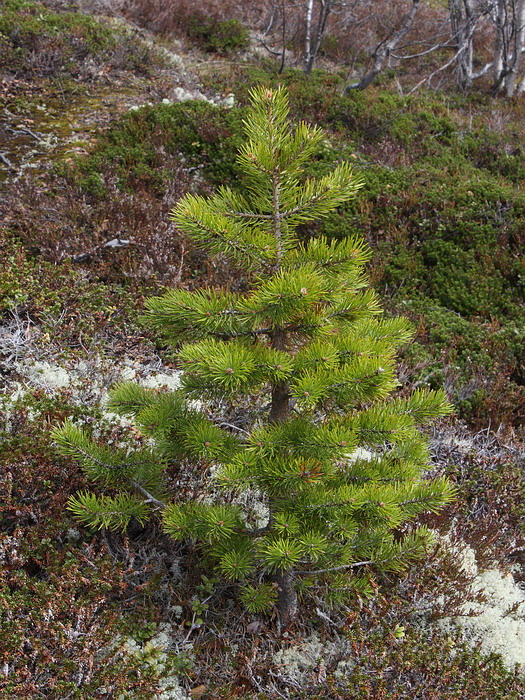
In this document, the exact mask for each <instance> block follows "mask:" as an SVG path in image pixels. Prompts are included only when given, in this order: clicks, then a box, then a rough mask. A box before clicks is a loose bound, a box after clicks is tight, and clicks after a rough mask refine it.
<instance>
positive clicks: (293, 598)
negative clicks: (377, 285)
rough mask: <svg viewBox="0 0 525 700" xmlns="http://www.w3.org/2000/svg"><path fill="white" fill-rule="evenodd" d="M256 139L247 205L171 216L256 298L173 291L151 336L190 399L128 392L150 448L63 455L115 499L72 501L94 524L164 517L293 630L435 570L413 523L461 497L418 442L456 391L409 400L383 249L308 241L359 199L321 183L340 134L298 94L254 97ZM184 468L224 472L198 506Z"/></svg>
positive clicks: (159, 307) (70, 447)
mask: <svg viewBox="0 0 525 700" xmlns="http://www.w3.org/2000/svg"><path fill="white" fill-rule="evenodd" d="M244 128H245V133H246V143H245V145H244V146H243V147H242V148H241V149H240V152H239V154H238V162H239V165H240V166H241V168H242V171H243V172H244V180H243V187H244V189H243V191H242V193H239V192H238V191H237V190H233V189H231V188H229V187H221V188H219V190H218V191H217V193H216V194H215V195H214V196H213V197H211V198H204V197H201V196H197V195H192V194H190V195H187V196H185V197H184V198H183V199H182V200H181V201H180V202H179V203H178V205H177V206H176V207H175V209H174V211H173V212H172V218H173V220H174V221H175V222H176V224H177V226H178V227H179V229H181V230H182V231H183V232H184V233H185V234H186V235H187V236H188V237H189V238H191V239H192V241H193V242H194V243H195V244H196V245H197V246H199V247H201V248H203V249H205V250H206V251H208V252H209V253H211V254H214V255H215V254H217V255H223V256H226V257H228V258H229V259H230V261H231V262H232V263H234V264H236V265H238V266H239V267H240V268H242V269H243V270H244V274H245V276H246V278H247V279H248V280H249V281H250V284H249V289H248V291H246V292H244V293H241V292H238V293H234V292H231V291H225V290H222V289H215V288H207V289H201V290H199V291H195V292H190V291H187V290H185V289H173V290H170V291H168V292H167V293H166V294H164V295H163V296H160V297H156V298H153V299H150V300H149V301H148V302H147V313H146V317H147V320H148V321H149V323H150V325H151V326H152V327H153V328H155V329H157V330H158V331H159V332H161V333H162V334H163V336H164V338H165V339H166V340H167V341H169V342H170V343H172V344H175V345H176V347H177V348H178V350H177V358H178V363H179V367H180V370H181V377H182V384H181V388H180V389H179V390H177V391H171V392H162V391H154V390H150V389H145V388H143V387H141V386H139V385H138V384H133V383H123V384H120V385H118V386H117V387H116V388H115V389H114V390H113V392H112V394H111V402H110V406H111V409H112V410H113V411H116V412H118V413H120V414H122V415H126V416H131V417H132V418H133V420H134V422H135V424H136V426H137V427H138V428H139V430H140V431H142V433H143V434H144V435H146V436H148V437H149V438H151V440H150V443H151V444H152V445H153V446H152V447H151V448H148V449H144V450H142V451H139V452H132V453H131V454H127V453H126V452H125V451H120V452H119V451H114V450H109V449H107V448H106V447H103V446H100V445H97V444H95V443H94V442H93V441H91V440H90V438H89V437H88V436H87V435H86V434H85V433H84V432H83V431H82V430H80V429H79V428H77V427H75V426H74V425H73V424H71V423H66V424H64V425H63V426H62V427H61V428H59V429H58V430H56V431H55V439H56V441H57V443H58V445H59V446H60V449H61V450H62V452H64V453H65V454H68V455H72V456H74V457H76V458H77V459H78V460H80V462H81V463H82V465H83V467H84V469H85V471H86V475H87V476H88V477H89V478H90V479H92V480H93V481H94V482H96V483H98V484H101V485H103V486H104V487H106V488H107V489H108V490H109V491H110V493H109V494H108V495H103V496H96V495H94V494H92V493H90V492H83V493H80V494H78V495H77V496H75V497H74V498H72V499H71V501H70V508H71V510H72V511H73V512H74V513H75V514H76V516H77V517H78V518H79V519H80V520H81V522H83V523H85V524H86V525H88V526H90V527H92V528H99V527H105V528H116V529H124V528H125V527H126V526H127V525H128V523H129V522H130V521H131V520H132V519H136V520H138V521H140V522H143V521H145V520H146V519H147V518H150V517H152V516H156V517H159V518H160V519H161V521H162V526H163V528H164V530H165V532H166V533H168V534H169V535H171V536H172V537H173V538H175V539H176V540H185V541H188V542H190V543H192V545H193V546H194V547H198V548H200V551H201V552H202V556H203V557H204V558H205V559H204V560H205V561H206V562H207V564H208V565H209V566H211V567H213V569H214V570H215V572H216V573H217V574H218V575H220V576H222V577H224V578H225V579H228V580H229V581H231V582H235V583H236V584H238V589H239V596H240V599H241V601H242V602H243V604H244V606H245V607H246V609H247V610H248V611H249V612H252V613H261V612H266V611H269V610H271V609H272V608H273V607H274V606H276V607H277V609H278V611H279V615H280V619H281V622H282V623H283V624H285V625H287V624H289V623H290V622H292V621H293V620H294V618H295V617H296V615H297V611H298V592H299V593H301V595H303V596H305V597H307V596H308V595H309V594H310V593H311V594H313V595H315V596H316V597H319V595H321V594H323V595H324V597H325V598H326V600H327V601H328V602H329V603H331V604H338V603H340V602H343V601H345V600H346V599H347V598H348V597H351V596H352V595H355V594H356V593H357V594H358V595H359V594H360V595H366V594H367V592H369V591H370V580H371V577H372V576H373V573H374V571H377V570H382V571H401V570H403V569H405V568H406V567H408V566H409V565H410V564H411V563H412V562H414V561H416V560H417V559H418V558H420V557H422V556H424V554H425V550H426V547H427V545H428V543H429V541H430V533H429V532H428V530H426V529H425V528H424V527H412V528H409V527H408V522H409V521H410V520H414V519H415V518H416V517H417V516H418V514H420V513H422V512H428V511H431V512H435V511H438V510H439V509H441V508H442V507H443V506H444V505H445V504H446V503H448V502H449V501H450V499H451V498H452V497H453V489H452V487H451V485H450V483H449V482H448V481H447V480H446V479H442V478H438V479H433V480H431V479H428V478H427V471H428V464H429V452H428V447H427V443H426V440H425V438H424V437H423V435H422V434H421V432H420V430H419V426H421V425H422V424H424V423H428V422H429V421H432V420H434V419H435V418H437V417H439V416H443V415H445V414H447V413H448V412H449V411H450V406H449V404H448V402H447V400H446V397H445V394H444V392H442V391H421V390H419V391H415V392H413V393H412V394H411V396H409V397H408V398H395V397H392V393H393V392H394V390H395V389H396V387H397V386H398V381H397V379H396V374H395V364H396V348H397V347H399V346H400V345H401V344H403V343H406V342H407V341H408V340H409V339H410V337H411V330H410V326H409V324H408V322H407V321H406V320H405V319H402V318H383V317H382V312H381V306H380V303H379V300H378V297H377V295H376V293H375V292H374V291H373V290H372V289H371V288H370V287H369V285H368V281H367V278H366V275H365V273H364V266H365V264H366V262H367V261H368V259H369V257H370V250H369V248H368V247H367V245H366V244H365V243H364V242H363V241H362V240H361V239H360V238H359V237H357V236H350V237H347V238H345V239H343V240H341V241H333V240H327V239H326V238H323V237H318V238H312V239H310V240H307V241H304V240H300V239H299V237H298V235H297V228H298V226H299V225H301V224H305V223H308V222H310V221H314V220H317V219H319V218H321V217H323V216H326V215H327V214H328V213H330V212H331V211H332V210H334V209H335V208H336V207H338V206H339V205H341V204H343V203H344V202H346V201H348V200H350V199H352V198H353V197H355V195H356V193H357V191H358V190H359V188H360V187H361V186H362V181H361V179H360V178H359V176H358V175H356V174H355V173H354V172H353V170H352V168H351V166H350V165H348V164H347V163H341V164H340V165H338V166H337V167H336V168H335V169H334V170H333V171H332V172H331V173H330V174H329V175H327V176H325V177H322V178H318V179H309V178H305V177H304V174H303V169H304V166H305V164H306V163H307V161H308V160H309V159H311V158H312V157H314V155H315V153H316V151H317V149H318V148H319V146H320V144H321V142H322V141H323V139H324V138H325V137H324V135H323V132H322V131H321V130H320V129H318V128H313V127H311V126H308V125H307V124H304V123H301V124H299V125H298V126H297V127H296V128H295V129H292V128H291V126H290V123H289V118H288V101H287V95H286V92H285V91H284V90H283V89H281V88H280V89H277V90H270V89H267V88H257V89H255V90H253V91H252V94H251V111H250V113H249V116H248V117H247V119H246V121H245V125H244ZM195 399H198V400H199V401H200V402H201V404H202V405H203V406H204V410H203V409H201V410H199V409H197V408H195V407H194V406H195V403H194V401H193V402H192V400H195ZM225 406H226V407H227V410H228V411H229V414H228V415H229V416H230V419H229V420H225V419H224V407H225ZM219 409H220V411H221V412H219ZM176 461H183V463H184V464H185V465H186V468H187V469H190V467H191V465H192V464H193V465H196V467H195V468H198V469H199V470H201V471H202V469H203V464H204V465H206V468H207V469H208V470H209V477H210V480H211V481H210V482H209V483H210V485H209V486H207V487H203V492H202V493H201V494H199V495H198V496H197V497H196V498H194V499H193V500H190V501H188V500H181V499H180V498H178V496H177V493H171V494H170V493H168V488H167V486H166V481H165V479H164V474H165V470H166V468H167V467H168V466H169V465H170V464H173V463H174V462H176ZM250 504H251V505H250ZM253 504H256V507H257V509H258V510H259V511H260V512H261V511H262V513H263V517H262V518H261V517H260V518H259V522H257V521H256V518H255V512H254V509H255V506H254V505H253ZM260 512H259V515H260ZM402 526H403V527H402Z"/></svg>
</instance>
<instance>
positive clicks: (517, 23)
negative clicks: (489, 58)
mask: <svg viewBox="0 0 525 700" xmlns="http://www.w3.org/2000/svg"><path fill="white" fill-rule="evenodd" d="M513 25H514V27H513V37H512V39H513V41H512V57H511V61H510V66H509V70H508V73H507V75H506V76H505V94H506V96H507V97H509V98H510V97H513V95H514V92H515V90H516V88H517V87H518V85H517V81H518V76H519V74H520V69H521V65H522V56H523V45H524V41H525V0H515V1H514V2H513ZM522 83H523V79H522V80H521V82H520V84H519V85H520V88H521V85H522Z"/></svg>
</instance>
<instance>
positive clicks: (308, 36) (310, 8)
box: [304, 0, 314, 74]
mask: <svg viewBox="0 0 525 700" xmlns="http://www.w3.org/2000/svg"><path fill="white" fill-rule="evenodd" d="M313 13H314V0H307V3H306V27H305V32H304V72H305V73H307V74H308V73H311V71H312V66H313V63H314V60H313V55H312V17H313Z"/></svg>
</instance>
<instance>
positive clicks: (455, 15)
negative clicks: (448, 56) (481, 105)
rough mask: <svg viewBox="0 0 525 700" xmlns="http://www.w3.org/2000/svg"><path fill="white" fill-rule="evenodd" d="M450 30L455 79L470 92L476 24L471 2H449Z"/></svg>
mask: <svg viewBox="0 0 525 700" xmlns="http://www.w3.org/2000/svg"><path fill="white" fill-rule="evenodd" d="M449 12H450V28H451V30H452V38H453V41H454V43H455V45H456V52H457V53H456V55H457V59H456V77H457V82H458V85H459V87H460V88H461V89H462V90H470V88H471V87H472V81H473V74H474V69H473V61H474V47H473V36H474V29H475V25H476V23H477V18H476V16H475V13H474V8H473V5H472V0H449Z"/></svg>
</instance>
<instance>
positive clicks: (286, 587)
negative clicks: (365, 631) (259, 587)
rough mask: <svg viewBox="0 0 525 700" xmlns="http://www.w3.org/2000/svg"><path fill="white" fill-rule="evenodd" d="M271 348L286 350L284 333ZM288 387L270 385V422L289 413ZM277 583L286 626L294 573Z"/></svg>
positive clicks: (293, 604)
mask: <svg viewBox="0 0 525 700" xmlns="http://www.w3.org/2000/svg"><path fill="white" fill-rule="evenodd" d="M271 345H272V347H273V348H276V349H277V350H286V335H285V333H284V332H282V331H280V330H277V331H275V332H274V334H273V338H272V341H271ZM290 410H291V409H290V387H289V386H288V384H286V382H278V383H277V384H274V385H273V387H272V403H271V407H270V416H269V419H270V422H271V423H282V422H284V421H285V420H286V419H287V418H288V416H289V415H290ZM269 507H270V522H271V521H272V515H273V507H272V501H271V500H270V503H269ZM273 581H274V583H275V584H277V595H278V597H277V610H278V611H279V621H280V624H281V627H288V625H290V624H291V623H292V622H293V621H294V620H295V618H296V617H297V593H296V591H295V587H294V575H293V572H292V571H279V572H278V573H277V574H275V576H273Z"/></svg>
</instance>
